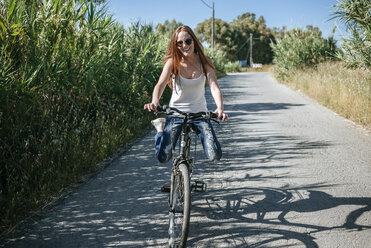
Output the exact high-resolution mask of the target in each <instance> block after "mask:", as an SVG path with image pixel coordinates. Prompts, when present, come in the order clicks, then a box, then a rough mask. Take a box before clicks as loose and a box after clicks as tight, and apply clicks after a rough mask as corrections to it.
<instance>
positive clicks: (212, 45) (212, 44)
mask: <svg viewBox="0 0 371 248" xmlns="http://www.w3.org/2000/svg"><path fill="white" fill-rule="evenodd" d="M214 14H215V11H214V2H213V19H212V21H213V26H212V29H211V36H212V39H211V48H212V49H213V51H214Z"/></svg>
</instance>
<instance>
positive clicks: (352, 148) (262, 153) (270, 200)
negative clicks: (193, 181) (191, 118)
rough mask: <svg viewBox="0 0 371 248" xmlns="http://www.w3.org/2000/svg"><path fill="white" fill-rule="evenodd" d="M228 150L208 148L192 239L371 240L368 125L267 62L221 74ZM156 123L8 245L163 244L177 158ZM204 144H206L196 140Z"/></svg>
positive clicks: (341, 243)
mask: <svg viewBox="0 0 371 248" xmlns="http://www.w3.org/2000/svg"><path fill="white" fill-rule="evenodd" d="M220 85H221V88H222V91H223V93H224V98H225V108H226V111H227V112H228V113H229V114H230V118H231V120H230V121H229V122H227V123H222V124H221V125H220V126H216V129H217V133H218V137H219V139H220V142H221V143H222V146H223V160H222V161H221V162H220V163H218V164H209V163H207V162H205V161H204V160H203V155H202V153H201V152H199V153H198V155H197V157H198V158H199V159H198V160H197V164H198V166H197V168H196V173H195V178H199V179H202V180H204V181H206V182H207V183H208V189H209V190H208V191H207V192H206V193H204V194H196V193H195V194H193V199H192V214H191V216H192V217H191V231H190V237H189V247H326V248H327V247H346V248H349V247H369V243H370V242H371V238H370V237H371V152H370V151H371V136H370V135H369V134H367V133H366V132H364V131H362V130H360V129H358V128H356V127H354V126H353V125H352V124H351V123H350V122H348V121H346V120H344V119H343V118H341V117H339V116H337V115H336V114H334V113H333V112H331V111H330V110H328V109H326V108H324V107H322V106H320V105H318V104H317V103H315V102H313V101H312V100H310V99H308V98H307V97H303V96H302V95H300V94H299V93H297V92H294V91H292V90H290V89H288V88H286V87H285V86H282V85H279V84H277V83H276V82H275V81H274V80H273V79H272V78H271V77H270V76H269V75H268V74H267V73H241V74H232V75H229V76H226V77H224V78H222V79H220ZM153 136H154V132H151V133H150V134H148V135H147V136H146V137H144V138H143V139H142V140H141V141H139V142H138V143H136V144H135V145H134V146H133V147H132V148H131V149H130V150H129V151H128V152H127V153H125V154H124V155H123V156H121V157H119V158H118V159H117V160H116V161H114V162H113V163H112V164H111V165H110V166H108V167H107V168H106V169H105V170H104V171H102V172H101V173H99V174H98V175H97V176H96V177H94V178H93V179H91V180H90V181H89V182H87V183H86V184H84V185H83V186H81V187H80V188H79V189H78V190H76V191H75V192H74V193H73V194H71V195H70V196H69V197H68V198H67V199H65V200H64V201H63V202H62V203H61V204H60V205H58V206H57V207H55V209H53V211H51V212H49V213H48V214H47V215H46V216H45V217H43V218H41V219H38V220H37V221H35V222H34V223H30V224H29V225H27V226H26V227H24V228H23V229H22V230H19V231H18V232H17V234H16V235H14V236H13V237H12V239H11V240H8V241H7V242H6V243H5V244H2V245H0V246H5V247H111V246H117V247H165V246H166V243H167V212H166V211H167V194H164V193H161V192H160V190H159V189H160V188H161V186H162V185H164V184H167V183H168V181H169V179H170V173H169V171H170V167H169V164H165V165H164V164H159V163H158V162H157V161H156V160H155V158H154V148H153ZM198 148H201V145H200V144H199V143H198Z"/></svg>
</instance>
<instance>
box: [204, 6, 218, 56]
mask: <svg viewBox="0 0 371 248" xmlns="http://www.w3.org/2000/svg"><path fill="white" fill-rule="evenodd" d="M201 2H202V3H203V4H205V5H206V6H207V7H209V8H210V9H212V10H213V12H212V25H211V48H212V49H213V50H214V15H215V11H214V2H213V6H212V7H211V6H210V5H208V4H207V3H206V2H205V1H204V0H201Z"/></svg>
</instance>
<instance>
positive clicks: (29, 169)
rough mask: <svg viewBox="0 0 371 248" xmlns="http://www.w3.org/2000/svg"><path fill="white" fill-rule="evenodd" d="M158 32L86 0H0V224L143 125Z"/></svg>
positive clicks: (160, 48)
mask: <svg viewBox="0 0 371 248" xmlns="http://www.w3.org/2000/svg"><path fill="white" fill-rule="evenodd" d="M166 39H167V38H165V37H161V36H159V35H158V34H156V33H155V32H154V31H153V29H152V27H151V26H147V25H141V24H139V23H134V24H132V25H131V26H130V27H127V28H124V27H123V26H121V25H119V24H117V23H116V22H114V21H113V20H112V17H111V16H110V15H108V14H107V13H106V9H105V8H104V7H97V6H96V5H94V4H92V3H89V2H88V1H81V0H80V1H77V0H63V1H61V0H39V1H37V0H22V1H21V0H17V1H16V0H5V1H0V178H1V185H0V219H1V222H0V231H4V230H6V229H7V228H9V225H10V224H11V223H14V222H16V221H18V220H20V219H21V218H23V217H24V215H25V214H27V213H29V212H30V210H33V209H35V208H36V207H38V206H40V205H42V204H44V203H45V201H48V200H50V199H51V198H52V197H53V196H54V195H55V193H56V192H58V191H60V190H61V189H63V188H64V187H66V186H67V185H69V184H70V183H72V182H75V181H77V180H78V179H79V178H80V177H81V176H82V175H84V174H86V173H88V172H94V171H96V170H97V166H96V164H97V162H98V161H100V160H102V159H104V158H105V157H107V156H108V155H109V154H112V153H113V152H114V151H115V150H116V149H117V148H119V147H122V146H123V145H125V144H127V143H128V142H130V141H131V140H132V139H133V138H134V137H135V136H137V135H139V134H140V133H141V132H142V131H143V128H144V127H145V126H146V125H147V124H148V120H149V119H150V118H152V116H150V115H149V114H145V112H144V111H143V110H142V109H143V104H144V103H146V102H148V101H150V99H151V96H150V94H151V91H152V88H153V85H154V84H155V83H156V81H157V79H158V76H159V74H160V72H161V67H162V59H163V55H164V51H165V49H166V42H167V40H166ZM168 95H169V94H168V92H167V93H166V94H165V96H167V97H168Z"/></svg>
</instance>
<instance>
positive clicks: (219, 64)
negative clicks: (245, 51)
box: [205, 48, 241, 77]
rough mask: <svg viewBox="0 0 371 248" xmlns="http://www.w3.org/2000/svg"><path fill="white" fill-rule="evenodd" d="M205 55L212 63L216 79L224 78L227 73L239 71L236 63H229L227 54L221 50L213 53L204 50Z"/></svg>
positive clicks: (239, 67)
mask: <svg viewBox="0 0 371 248" xmlns="http://www.w3.org/2000/svg"><path fill="white" fill-rule="evenodd" d="M205 54H206V55H207V56H209V57H210V58H211V60H212V61H213V63H214V66H215V68H216V71H217V76H218V77H221V76H224V75H225V74H226V73H227V72H238V71H239V70H240V69H241V66H240V65H239V64H238V62H234V63H232V62H230V61H229V60H228V59H227V54H226V53H225V52H223V51H221V50H218V51H213V50H212V49H211V48H206V49H205Z"/></svg>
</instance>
